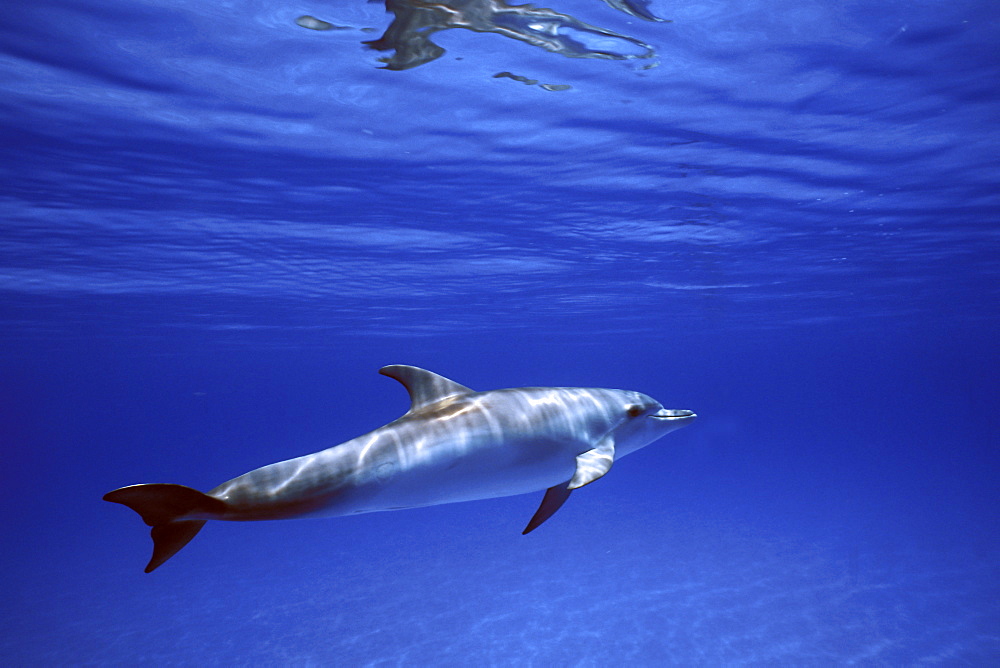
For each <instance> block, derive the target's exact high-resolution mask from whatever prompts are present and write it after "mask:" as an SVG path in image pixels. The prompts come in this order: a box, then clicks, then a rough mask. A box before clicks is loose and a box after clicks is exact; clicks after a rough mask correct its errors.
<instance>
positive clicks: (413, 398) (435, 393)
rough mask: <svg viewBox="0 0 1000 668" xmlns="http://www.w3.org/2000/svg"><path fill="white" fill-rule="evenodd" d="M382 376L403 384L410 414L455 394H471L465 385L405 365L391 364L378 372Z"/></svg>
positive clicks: (431, 372)
mask: <svg viewBox="0 0 1000 668" xmlns="http://www.w3.org/2000/svg"><path fill="white" fill-rule="evenodd" d="M378 372H379V373H380V374H382V375H383V376H389V378H395V379H396V380H398V381H399V382H401V383H402V384H403V387H405V388H406V391H407V392H409V393H410V412H411V413H412V412H413V411H415V410H419V409H421V408H423V407H424V406H427V405H428V404H433V403H437V402H438V401H441V400H442V399H447V398H448V397H453V396H455V395H457V394H472V392H473V390H470V389H469V388H467V387H466V386H465V385H459V384H458V383H456V382H455V381H453V380H448V379H447V378H445V377H444V376H439V375H438V374H436V373H434V372H433V371H428V370H426V369H421V368H419V367H415V366H408V365H406V364H391V365H389V366H384V367H382V368H381V369H379V370H378Z"/></svg>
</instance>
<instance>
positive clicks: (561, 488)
mask: <svg viewBox="0 0 1000 668" xmlns="http://www.w3.org/2000/svg"><path fill="white" fill-rule="evenodd" d="M572 491H573V490H571V489H570V488H569V487H568V486H567V483H561V484H559V485H556V486H555V487H549V488H548V489H547V490H545V497H544V498H543V499H542V505H540V506H538V510H536V511H535V514H534V515H533V516H532V518H531V521H530V522H528V526H526V527H524V531H522V532H521V535H522V536H523V535H524V534H527V533H531V532H532V531H534V530H535V529H537V528H538V527H539V526H541V524H542V522H544V521H545V520H547V519H549V518H550V517H552V516H553V515H555V514H556V511H557V510H559V508H561V507H562V504H564V503H566V499H568V498H569V494H570V492H572Z"/></svg>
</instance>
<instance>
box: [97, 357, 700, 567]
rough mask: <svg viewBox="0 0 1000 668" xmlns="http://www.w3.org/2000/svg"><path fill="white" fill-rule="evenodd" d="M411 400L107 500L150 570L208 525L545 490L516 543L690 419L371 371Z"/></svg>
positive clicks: (630, 396) (614, 399)
mask: <svg viewBox="0 0 1000 668" xmlns="http://www.w3.org/2000/svg"><path fill="white" fill-rule="evenodd" d="M379 373H381V374H382V375H385V376H388V377H390V378H394V379H396V380H398V381H399V382H400V383H402V384H403V386H404V387H405V388H406V389H407V391H408V392H409V394H410V410H409V411H407V412H406V414H404V415H403V416H402V417H400V418H399V419H397V420H394V421H392V422H390V423H389V424H387V425H385V426H382V427H379V428H378V429H376V430H375V431H372V432H369V433H367V434H365V435H363V436H358V437H357V438H355V439H352V440H350V441H347V442H346V443H341V444H340V445H335V446H333V447H332V448H328V449H326V450H321V451H320V452H317V453H314V454H311V455H305V456H303V457H296V458H295V459H289V460H287V461H283V462H278V463H276V464H271V465H269V466H264V467H263V468H259V469H256V470H253V471H250V472H249V473H244V474H243V475H241V476H239V477H237V478H233V479H232V480H230V481H228V482H224V483H222V484H221V485H219V486H218V487H216V488H215V489H213V490H211V491H209V492H208V493H202V492H199V491H198V490H196V489H192V488H190V487H185V486H183V485H172V484H161V483H154V484H143V485H130V486H128V487H122V488H120V489H116V490H114V491H112V492H108V493H107V494H105V495H104V500H105V501H111V502H113V503H120V504H123V505H125V506H128V507H129V508H131V509H132V510H134V511H135V512H137V513H139V515H140V516H141V517H142V519H143V521H144V522H145V523H146V524H147V525H149V526H151V527H152V530H151V531H150V534H151V535H152V537H153V556H152V558H150V560H149V563H148V564H147V565H146V569H145V571H146V572H147V573H150V572H152V571H153V570H155V569H156V568H157V567H159V566H160V565H162V564H163V562H165V561H166V560H167V559H169V558H170V557H172V556H173V555H175V554H177V552H178V551H179V550H180V549H181V548H183V547H184V546H185V545H187V544H188V542H190V541H191V539H192V538H194V537H195V534H197V533H198V531H200V530H201V528H202V526H204V524H205V522H206V521H208V520H229V521H236V522H241V521H251V520H279V519H291V518H300V517H337V516H342V515H354V514H359V513H370V512H375V511H380V510H398V509H402V508H417V507H421V506H434V505H437V504H441V503H453V502H456V501H473V500H476V499H491V498H495V497H501V496H512V495H514V494H523V493H526V492H537V491H541V490H547V491H546V492H545V496H544V497H543V499H542V503H541V505H540V506H539V507H538V510H537V511H536V512H535V514H534V516H533V517H532V518H531V521H529V522H528V525H527V527H525V529H524V531H523V532H522V533H524V534H527V533H529V532H531V531H533V530H535V529H536V528H538V526H539V525H540V524H542V522H544V521H545V520H547V519H548V518H550V517H552V515H553V514H554V513H555V512H556V511H557V510H559V508H560V507H561V506H562V504H563V503H565V501H566V499H568V498H569V495H570V492H572V491H573V490H574V489H577V488H579V487H583V486H584V485H588V484H590V483H592V482H594V481H595V480H597V479H598V478H600V477H601V476H603V475H604V474H605V473H607V472H608V471H609V470H610V469H611V465H612V464H613V463H614V461H615V459H618V458H621V457H624V456H625V455H627V454H630V453H632V452H635V451H636V450H638V449H639V448H642V447H644V446H646V445H649V444H650V443H652V442H653V441H655V440H657V439H659V438H660V437H661V436H663V435H665V434H667V433H668V432H671V431H674V430H676V429H680V428H681V427H683V426H684V425H686V424H688V423H690V422H691V421H692V420H694V418H695V417H696V416H695V414H694V413H693V412H691V411H689V410H671V409H667V408H664V407H663V406H661V405H660V403H659V402H657V401H656V400H655V399H652V398H650V397H648V396H646V395H645V394H641V393H639V392H631V391H627V390H607V389H599V388H577V387H522V388H515V389H505V390H493V391H489V392H475V391H473V390H470V389H469V388H467V387H465V386H464V385H459V384H458V383H456V382H454V381H452V380H449V379H447V378H445V377H444V376H439V375H438V374H436V373H432V372H430V371H427V370H425V369H420V368H417V367H414V366H406V365H402V364H394V365H391V366H386V367H383V368H382V369H380V370H379Z"/></svg>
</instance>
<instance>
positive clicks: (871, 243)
mask: <svg viewBox="0 0 1000 668" xmlns="http://www.w3.org/2000/svg"><path fill="white" fill-rule="evenodd" d="M938 4H939V3H936V2H926V3H923V2H916V3H914V2H906V3H902V2H901V3H893V2H887V1H880V2H876V3H870V2H869V3H838V4H837V5H836V6H835V7H834V6H827V4H826V3H808V2H807V3H803V2H780V1H777V0H776V1H774V2H764V3H757V4H752V5H747V4H746V3H739V4H737V3H732V4H730V3H727V2H716V3H701V4H698V3H695V4H691V5H685V6H683V7H676V6H670V5H667V4H666V3H653V4H652V5H651V9H652V10H653V12H654V13H655V14H658V15H661V16H666V17H669V18H672V19H673V20H674V22H673V23H670V24H662V23H660V24H652V23H648V24H647V23H644V22H641V21H638V20H634V19H631V18H629V17H626V16H625V15H623V14H619V13H616V12H614V11H613V10H612V9H611V8H609V7H607V6H606V5H604V4H602V3H596V2H594V3H589V2H583V1H582V0H580V1H577V0H566V1H565V2H560V3H559V4H558V6H556V5H553V6H554V8H555V9H557V10H558V11H562V12H565V13H569V14H572V15H574V16H576V17H577V18H579V19H581V20H583V21H587V22H591V23H594V24H597V25H600V26H602V27H606V28H610V29H613V30H616V31H618V32H621V33H623V34H628V35H632V36H636V37H638V38H639V39H642V40H643V41H644V42H647V43H649V44H652V45H653V46H654V47H655V48H656V49H657V52H658V56H657V58H658V61H657V62H658V63H659V66H658V67H656V68H653V69H643V68H642V64H641V63H639V64H636V63H635V62H615V61H598V60H585V59H584V60H570V59H563V58H560V57H559V56H557V55H554V54H549V53H546V52H544V51H541V50H537V49H532V48H531V47H529V46H527V45H525V44H522V43H517V42H513V41H510V40H503V39H502V38H500V37H498V36H496V35H480V34H474V33H469V32H462V31H454V30H453V31H449V32H445V33H441V34H440V35H439V36H438V37H437V38H436V39H437V41H438V42H439V43H441V44H442V45H443V46H444V47H445V48H446V49H447V54H446V55H445V56H444V57H442V58H441V59H439V60H437V61H434V62H433V63H430V64H428V65H425V66H423V67H420V68H417V69H414V70H410V71H407V72H385V71H379V70H377V69H376V68H375V66H376V65H377V64H378V62H377V61H376V60H375V58H376V54H374V53H372V52H367V51H363V50H362V49H361V47H360V46H359V42H360V41H361V40H363V39H371V35H370V34H369V33H364V32H361V30H360V28H375V29H376V30H382V29H383V28H384V27H385V26H386V25H387V23H388V20H389V19H388V18H387V17H386V16H384V14H383V11H382V8H380V7H379V6H378V5H371V4H366V3H357V4H356V6H345V7H341V6H336V7H335V6H333V5H322V4H318V3H306V4H302V5H295V6H293V5H277V4H274V3H269V2H264V1H256V2H247V3H241V4H240V5H239V6H233V7H215V6H212V7H208V8H206V7H203V6H201V5H200V4H199V3H189V4H185V3H179V4H178V3H173V4H172V5H169V6H168V5H165V4H158V3H155V2H145V3H129V4H127V5H126V4H124V3H123V4H120V5H116V4H115V3H112V4H107V3H103V4H102V5H101V6H100V7H99V8H98V7H97V6H96V5H94V6H91V5H88V4H87V3H75V2H49V3H44V4H33V5H30V6H28V5H23V6H18V7H16V8H14V9H13V10H11V11H9V12H8V13H7V14H6V15H5V16H4V17H3V18H2V19H0V29H2V30H0V53H2V55H3V61H2V65H0V66H2V73H3V79H2V88H3V92H4V95H3V96H0V113H2V117H0V127H2V130H0V133H2V139H3V152H4V158H3V160H2V162H0V171H2V174H0V215H2V227H0V447H2V452H3V463H4V466H3V467H0V468H2V473H0V476H2V478H0V483H2V484H0V499H2V503H3V508H4V512H3V520H2V522H3V525H2V528H3V533H4V535H5V536H7V537H8V538H7V539H6V540H4V556H3V563H2V565H3V569H2V572H3V575H2V576H0V581H2V584H3V589H4V591H5V596H4V597H3V603H2V604H0V605H2V606H3V607H2V610H3V614H4V618H5V619H6V620H7V623H6V624H5V626H4V630H3V631H2V632H0V659H2V660H3V661H4V662H5V663H9V664H19V665H21V664H71V663H72V664H78V663H109V664H122V663H137V662H140V661H150V662H155V663H159V664H164V663H169V664H197V665H205V664H226V665H231V664H234V663H255V664H260V663H263V664H271V665H274V664H285V663H310V662H312V663H322V664H330V663H334V664H338V665H361V664H367V665H431V664H441V665H468V664H469V663H470V662H476V663H481V664H490V665H539V666H543V665H545V666H547V665H623V664H631V665H662V664H665V663H666V664H676V665H719V664H726V665H736V664H751V665H754V664H755V665H765V664H766V665H774V664H785V665H832V664H844V663H848V662H852V661H853V662H857V663H862V664H870V665H886V664H888V665H901V664H913V663H917V662H920V661H924V662H928V663H944V664H955V663H958V664H974V665H991V664H993V663H996V661H997V660H998V659H1000V647H998V642H997V634H996V630H997V628H1000V605H998V600H1000V597H998V594H1000V592H998V584H997V583H998V582H1000V580H998V576H1000V573H998V570H1000V569H998V549H1000V526H998V519H997V518H998V512H997V511H998V497H997V492H996V489H995V487H996V480H997V477H998V474H1000V458H998V455H997V433H998V427H1000V425H998V418H997V416H998V415H1000V411H998V409H1000V406H998V403H1000V402H998V393H997V388H996V379H997V372H998V368H997V367H998V364H997V343H996V342H997V340H998V334H1000V331H998V330H1000V326H998V325H1000V314H998V313H997V307H996V304H997V299H998V296H1000V290H998V286H1000V282H998V278H1000V276H998V274H1000V262H998V250H1000V248H998V246H1000V244H998V243H997V234H998V222H1000V221H998V214H997V211H998V205H1000V196H998V194H997V193H998V192H1000V187H998V186H1000V184H998V178H997V160H996V155H998V154H1000V141H998V131H997V129H996V128H997V125H996V121H997V119H998V117H1000V114H998V110H1000V100H998V97H1000V95H998V92H997V91H998V89H997V87H996V84H995V82H996V81H998V80H1000V59H998V57H997V50H996V46H995V45H996V44H997V43H998V37H1000V35H998V32H1000V31H998V17H997V12H996V9H995V8H993V6H992V3H982V2H961V3H952V4H950V5H949V6H948V7H946V8H943V7H940V6H938ZM304 13H310V14H314V15H316V16H318V17H320V18H324V19H326V20H329V21H331V22H334V23H337V24H338V25H348V26H350V27H352V30H347V31H331V32H329V33H316V32H310V31H307V30H303V29H302V28H300V27H298V26H296V25H295V23H294V19H295V18H296V17H297V16H299V15H301V14H304ZM499 71H511V72H514V73H516V74H519V75H523V76H529V77H530V78H536V79H539V80H541V81H544V82H547V83H554V84H568V85H571V86H572V88H571V89H570V90H567V91H562V92H550V91H544V90H542V89H540V88H538V87H537V86H534V87H532V86H525V85H523V84H520V83H517V82H516V81H513V80H510V79H495V78H493V74H495V73H496V72H499ZM391 363H407V364H415V365H418V366H423V367H426V368H429V369H431V370H434V371H437V372H439V373H442V374H444V375H446V376H449V377H451V378H453V379H455V380H457V381H458V382H460V383H463V384H465V385H468V386H470V387H473V388H475V389H493V388H498V387H510V386H521V385H583V386H603V387H622V388H627V389H635V390H639V391H643V392H646V393H648V394H650V395H652V396H654V397H655V398H657V399H659V400H660V401H661V402H662V403H663V404H664V405H666V406H667V407H671V408H690V409H693V410H695V411H696V412H697V413H698V415H699V418H698V420H697V421H696V422H695V423H694V424H693V425H692V426H690V427H688V428H686V429H684V430H682V431H680V432H678V433H676V434H672V435H670V436H668V437H667V438H665V439H664V440H663V441H661V442H659V443H656V444H654V445H652V446H650V447H649V448H647V449H645V450H643V451H641V452H639V453H637V454H635V455H634V456H632V457H629V458H627V459H624V460H622V461H621V462H618V463H616V465H615V467H614V470H613V471H612V473H611V474H609V475H608V476H606V477H605V478H603V479H602V480H601V481H600V482H599V483H597V484H595V485H592V486H589V487H588V488H587V489H586V490H583V491H581V492H578V493H577V494H574V496H573V499H572V501H571V502H569V503H568V504H567V505H566V507H564V508H563V509H562V510H560V512H559V513H558V515H556V516H555V517H554V518H553V519H551V520H550V521H549V522H548V523H546V525H545V526H544V527H543V528H542V529H540V530H539V531H536V532H534V533H532V534H531V535H530V536H521V535H520V531H521V529H522V528H523V526H524V524H525V523H526V522H527V520H528V518H529V517H530V516H531V514H532V513H533V512H534V510H535V508H536V506H537V503H538V501H539V498H540V496H541V493H539V494H538V495H537V496H528V495H525V496H521V497H512V498H508V499H497V500H490V501H482V502H476V503H468V504H458V505H450V506H440V507H434V508H426V509H419V510H410V511H403V512H395V513H380V514H372V515H367V516H359V517H352V518H342V519H336V520H323V521H321V520H317V521H303V522H273V523H254V524H235V523H234V524H226V523H212V524H210V525H208V526H207V527H206V529H205V530H204V531H203V532H202V534H200V535H199V536H198V538H197V539H196V540H195V541H193V542H192V544H191V545H190V546H189V547H187V548H185V550H184V551H183V552H182V553H180V554H179V555H178V556H177V557H175V558H174V559H173V560H171V561H170V562H169V563H168V564H166V565H165V566H164V567H162V568H161V569H159V570H158V571H156V572H155V573H153V574H151V575H145V574H143V573H142V572H141V569H142V566H143V565H144V564H145V563H146V560H147V558H148V550H149V539H148V536H147V530H146V528H145V527H144V526H143V525H142V524H141V522H140V521H139V520H138V518H136V517H135V516H134V515H133V514H132V513H130V512H128V511H127V510H125V509H123V508H120V507H118V506H112V505H110V504H107V503H104V502H102V501H101V500H100V497H101V495H102V494H104V493H105V492H107V491H108V490H110V489H113V488H116V487H119V486H122V485H125V484H131V483H137V482H176V483H182V484H187V485H191V486H193V487H197V488H200V489H207V488H210V487H212V486H214V485H216V484H218V483H219V482H221V481H223V480H226V479H228V478H230V477H233V476H235V475H238V474H240V473H243V472H245V471H247V470H250V469H252V468H255V467H257V466H261V465H264V464H267V463H271V462H273V461H278V460H281V459H285V458H288V457H293V456H297V455H301V454H305V453H308V452H312V451H315V450H318V449H321V448H325V447H329V446H331V445H333V444H335V443H338V442H341V441H344V440H347V439H349V438H352V437H354V436H357V435H359V434H361V433H363V432H365V431H368V430H370V429H373V428H375V427H378V426H380V425H381V424H384V423H385V422H387V421H389V420H391V419H394V418H395V417H397V416H398V415H399V414H400V413H401V412H403V411H404V410H405V408H406V406H407V401H406V396H405V393H404V391H403V390H402V388H400V387H398V386H397V385H396V384H395V383H394V382H393V381H391V380H389V379H387V378H384V377H382V376H379V375H378V374H377V373H375V372H376V370H377V369H378V368H379V367H380V366H382V365H385V364H391Z"/></svg>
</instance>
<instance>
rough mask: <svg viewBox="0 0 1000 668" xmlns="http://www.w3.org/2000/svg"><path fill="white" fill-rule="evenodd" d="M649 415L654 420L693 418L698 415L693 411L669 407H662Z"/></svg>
mask: <svg viewBox="0 0 1000 668" xmlns="http://www.w3.org/2000/svg"><path fill="white" fill-rule="evenodd" d="M649 417H651V418H653V419H654V420H685V419H688V420H690V419H694V418H696V417H698V416H697V415H696V414H695V412H694V411H685V410H672V409H670V408H662V409H660V410H658V411H656V412H655V413H653V414H652V415H650V416H649Z"/></svg>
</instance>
